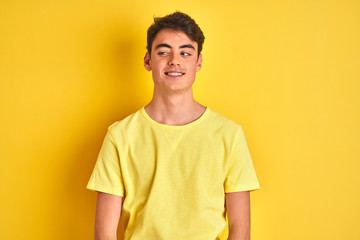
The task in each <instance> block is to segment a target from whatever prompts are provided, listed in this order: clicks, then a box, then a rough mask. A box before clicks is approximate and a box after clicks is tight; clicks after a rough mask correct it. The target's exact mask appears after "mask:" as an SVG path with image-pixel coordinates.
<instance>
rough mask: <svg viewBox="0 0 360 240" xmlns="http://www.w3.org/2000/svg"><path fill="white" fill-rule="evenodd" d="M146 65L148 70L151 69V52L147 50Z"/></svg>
mask: <svg viewBox="0 0 360 240" xmlns="http://www.w3.org/2000/svg"><path fill="white" fill-rule="evenodd" d="M144 67H145V69H146V70H148V71H151V59H150V54H149V52H146V54H145V57H144Z"/></svg>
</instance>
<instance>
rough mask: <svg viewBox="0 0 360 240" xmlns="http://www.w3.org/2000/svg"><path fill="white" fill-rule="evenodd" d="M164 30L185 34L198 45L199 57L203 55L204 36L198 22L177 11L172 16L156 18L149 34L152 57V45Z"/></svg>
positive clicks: (148, 40)
mask: <svg viewBox="0 0 360 240" xmlns="http://www.w3.org/2000/svg"><path fill="white" fill-rule="evenodd" d="M164 28H168V29H172V30H175V31H182V32H184V33H185V34H186V35H187V36H188V37H189V38H190V39H191V40H193V41H195V42H197V44H198V56H199V55H200V53H201V50H202V45H203V43H204V39H205V37H204V34H203V32H202V31H201V29H200V27H199V26H198V25H197V24H196V22H195V21H194V20H193V19H192V18H191V17H190V16H189V15H187V14H185V13H182V12H179V11H176V12H174V13H172V14H170V15H167V16H165V17H161V18H154V23H153V24H152V25H151V26H150V27H149V29H148V32H147V46H146V48H147V51H148V52H149V55H150V56H151V48H152V43H153V41H154V39H155V37H156V34H157V33H158V32H159V31H160V30H161V29H164Z"/></svg>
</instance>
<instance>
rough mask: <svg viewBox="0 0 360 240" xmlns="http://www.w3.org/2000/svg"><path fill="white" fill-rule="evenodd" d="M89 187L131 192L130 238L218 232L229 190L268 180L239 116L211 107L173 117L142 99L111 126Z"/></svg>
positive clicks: (210, 236) (127, 204)
mask: <svg viewBox="0 0 360 240" xmlns="http://www.w3.org/2000/svg"><path fill="white" fill-rule="evenodd" d="M87 188H88V189H91V190H96V191H100V192H105V193H110V194H114V195H118V196H122V197H124V200H123V207H122V215H121V219H120V224H119V225H120V226H119V227H121V228H122V231H125V233H124V239H125V240H128V239H131V240H144V239H146V240H169V239H171V240H178V239H179V240H184V239H186V240H215V239H220V235H221V234H222V232H223V231H224V229H225V227H226V213H225V193H227V192H236V191H248V190H255V189H258V188H260V187H259V183H258V180H257V177H256V173H255V170H254V166H253V163H252V160H251V157H250V154H249V150H248V147H247V144H246V140H245V137H244V133H243V130H242V128H241V126H240V125H239V124H237V123H235V122H233V121H231V120H229V119H227V118H225V117H223V116H222V115H220V114H219V113H217V112H215V111H212V110H211V109H209V108H206V110H205V112H204V113H203V115H202V116H201V117H200V118H198V119H197V120H195V121H193V122H191V123H189V124H186V125H182V126H171V125H165V124H161V123H158V122H156V121H154V120H153V119H151V118H150V117H149V116H148V115H147V113H146V112H145V110H144V107H142V108H141V109H140V110H138V111H137V112H135V113H133V114H131V115H130V116H128V117H126V118H125V119H123V120H121V121H118V122H115V123H114V124H112V125H111V126H110V127H109V128H108V132H107V134H106V136H105V139H104V142H103V145H102V148H101V150H100V153H99V156H98V159H97V162H96V165H95V168H94V170H93V173H92V175H91V178H90V180H89V183H88V185H87Z"/></svg>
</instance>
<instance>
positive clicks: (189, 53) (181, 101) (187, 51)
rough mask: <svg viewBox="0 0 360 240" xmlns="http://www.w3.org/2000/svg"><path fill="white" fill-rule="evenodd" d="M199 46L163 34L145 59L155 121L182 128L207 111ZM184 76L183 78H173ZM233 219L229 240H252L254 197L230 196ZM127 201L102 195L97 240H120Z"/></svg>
mask: <svg viewBox="0 0 360 240" xmlns="http://www.w3.org/2000/svg"><path fill="white" fill-rule="evenodd" d="M197 50H198V45H197V43H196V42H195V41H193V40H191V39H190V38H189V37H188V36H187V35H186V34H185V33H184V32H182V31H174V30H171V29H162V30H160V31H159V32H158V33H157V35H156V37H155V39H154V41H153V44H152V50H151V55H150V54H149V53H148V52H147V53H146V54H145V57H144V67H145V69H146V70H148V71H151V72H152V77H153V81H154V92H153V98H152V100H151V101H150V102H149V103H148V104H147V105H146V106H145V107H144V109H145V111H146V113H147V114H148V115H149V116H150V117H151V118H152V119H153V120H155V121H157V122H159V123H163V124H167V125H174V126H180V125H184V124H188V123H190V122H193V121H195V120H196V119H198V118H199V117H201V115H202V114H203V113H204V111H205V110H206V107H205V106H203V105H201V104H200V103H198V102H197V101H195V99H194V97H193V91H192V86H193V84H194V81H195V77H196V73H197V72H198V71H200V69H201V65H202V55H201V54H200V55H198V54H197ZM169 73H170V74H171V73H173V74H174V73H181V76H171V75H170V74H169ZM225 199H226V204H225V205H226V211H227V213H228V219H229V238H228V240H250V196H249V192H248V191H244V192H233V193H226V194H225ZM122 202H123V198H122V197H119V196H115V195H111V194H107V193H101V192H99V193H98V198H97V207H96V219H95V240H116V239H117V236H116V230H117V226H118V223H119V218H120V215H121V208H122Z"/></svg>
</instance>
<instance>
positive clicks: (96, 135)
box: [58, 30, 143, 239]
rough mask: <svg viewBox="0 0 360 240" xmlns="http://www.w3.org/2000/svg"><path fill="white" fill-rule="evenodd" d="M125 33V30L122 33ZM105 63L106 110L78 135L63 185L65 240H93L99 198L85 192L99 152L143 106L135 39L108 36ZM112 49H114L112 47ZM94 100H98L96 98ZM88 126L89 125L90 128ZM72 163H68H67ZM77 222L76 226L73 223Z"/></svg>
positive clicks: (97, 112)
mask: <svg viewBox="0 0 360 240" xmlns="http://www.w3.org/2000/svg"><path fill="white" fill-rule="evenodd" d="M122 32H123V33H124V32H126V31H125V30H123V31H122ZM109 41H110V44H109V43H101V44H104V45H105V44H107V45H109V48H108V49H107V51H108V52H107V53H106V54H108V55H107V57H106V58H105V61H108V62H106V63H102V64H103V65H104V67H105V68H108V69H106V71H105V73H104V76H105V77H104V80H106V81H104V83H103V84H109V88H108V89H109V93H108V95H107V97H108V99H107V100H106V101H104V100H102V102H106V103H105V104H106V105H107V107H106V110H104V109H99V108H98V109H96V110H95V111H96V112H95V115H96V116H101V117H96V118H95V119H94V120H91V119H90V121H91V122H92V124H91V125H92V126H93V127H91V128H90V129H83V130H82V131H83V133H84V134H81V133H80V134H78V135H80V136H81V137H80V138H79V139H78V141H77V142H78V144H77V145H76V146H74V148H73V149H72V152H73V154H72V160H70V162H71V163H72V165H70V167H69V169H68V171H67V174H68V176H67V177H66V179H67V181H66V182H65V183H64V189H63V190H62V191H63V195H65V196H67V197H66V199H67V203H66V204H65V205H66V206H67V207H68V209H66V211H67V212H68V213H69V215H70V216H69V218H71V221H68V222H62V223H61V226H59V229H58V230H59V231H58V232H60V233H61V232H63V234H64V236H63V238H62V239H65V238H66V237H68V236H71V238H72V239H92V238H93V231H94V222H95V207H96V196H97V194H96V193H95V192H92V191H89V190H87V189H86V184H87V182H88V180H89V178H90V175H91V172H92V170H93V167H94V165H95V162H96V159H97V156H98V153H99V150H100V148H101V145H102V142H103V139H104V137H105V134H106V131H107V128H108V126H110V125H111V124H112V123H114V122H116V121H118V120H121V119H123V118H125V117H126V116H128V115H130V114H131V113H133V112H135V111H137V110H138V109H139V108H140V106H142V104H143V103H142V102H141V101H142V100H141V98H140V97H139V96H140V95H139V90H140V89H137V87H138V85H137V83H138V82H139V81H140V77H139V74H136V70H135V69H137V67H138V66H136V65H135V63H136V62H137V61H136V60H138V58H142V56H136V54H134V52H135V45H134V42H135V36H131V35H129V34H122V36H117V37H113V36H112V37H109ZM110 46H111V47H110ZM94 101H97V100H96V99H94ZM87 126H89V125H87ZM67 161H69V160H67ZM74 223H76V224H74Z"/></svg>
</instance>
